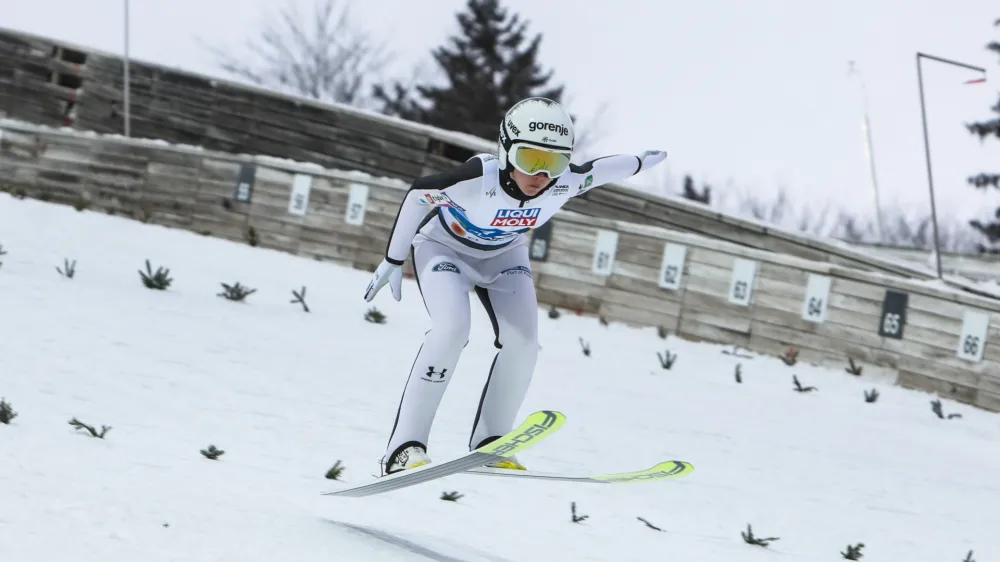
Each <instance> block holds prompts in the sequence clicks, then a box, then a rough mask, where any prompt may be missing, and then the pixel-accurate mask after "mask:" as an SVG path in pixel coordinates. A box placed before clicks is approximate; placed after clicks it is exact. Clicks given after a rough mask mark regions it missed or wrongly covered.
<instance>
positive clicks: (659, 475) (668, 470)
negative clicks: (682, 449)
mask: <svg viewBox="0 0 1000 562" xmlns="http://www.w3.org/2000/svg"><path fill="white" fill-rule="evenodd" d="M693 471H694V466H693V465H692V464H691V463H688V462H684V461H666V462H661V463H660V464H658V465H656V466H654V467H652V468H649V469H646V470H640V471H639V472H627V473H625V474H609V475H607V476H598V477H596V478H597V479H598V480H603V481H605V482H616V483H625V482H642V481H647V480H665V479H671V478H681V477H683V476H687V475H688V474H691V473H692V472H693Z"/></svg>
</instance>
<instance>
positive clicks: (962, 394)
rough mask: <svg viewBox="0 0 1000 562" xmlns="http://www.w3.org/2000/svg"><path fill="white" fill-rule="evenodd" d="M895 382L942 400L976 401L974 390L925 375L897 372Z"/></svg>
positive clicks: (969, 402) (906, 371)
mask: <svg viewBox="0 0 1000 562" xmlns="http://www.w3.org/2000/svg"><path fill="white" fill-rule="evenodd" d="M896 382H897V384H899V385H900V386H902V387H903V388H912V389H915V390H923V391H926V392H930V393H932V394H937V395H938V396H941V397H942V398H949V399H951V400H957V401H959V402H964V403H966V404H974V403H975V401H976V389H974V388H970V387H968V386H963V385H957V384H952V383H950V382H947V381H942V380H939V379H935V378H932V377H929V376H927V375H922V374H919V373H914V372H912V371H908V370H906V369H900V370H899V378H898V379H896Z"/></svg>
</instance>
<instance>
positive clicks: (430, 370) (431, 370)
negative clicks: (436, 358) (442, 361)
mask: <svg viewBox="0 0 1000 562" xmlns="http://www.w3.org/2000/svg"><path fill="white" fill-rule="evenodd" d="M447 372H448V369H441V372H440V373H439V372H437V371H435V370H434V365H431V366H430V367H428V368H427V374H425V375H424V376H425V377H427V378H428V379H431V378H433V377H434V375H437V376H438V378H441V379H443V378H444V374H445V373H447Z"/></svg>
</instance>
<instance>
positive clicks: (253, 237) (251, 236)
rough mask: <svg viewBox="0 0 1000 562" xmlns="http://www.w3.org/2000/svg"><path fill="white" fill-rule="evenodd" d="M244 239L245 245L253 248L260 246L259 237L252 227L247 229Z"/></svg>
mask: <svg viewBox="0 0 1000 562" xmlns="http://www.w3.org/2000/svg"><path fill="white" fill-rule="evenodd" d="M244 238H246V241H247V244H249V245H251V246H253V247H254V248H256V247H257V246H259V245H260V236H259V235H258V234H257V229H256V228H254V227H252V226H249V227H247V233H246V235H245V236H244Z"/></svg>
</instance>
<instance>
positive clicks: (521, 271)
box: [500, 265, 531, 277]
mask: <svg viewBox="0 0 1000 562" xmlns="http://www.w3.org/2000/svg"><path fill="white" fill-rule="evenodd" d="M500 275H527V276H528V277H531V269H530V268H529V267H528V266H526V265H518V266H515V267H511V268H508V269H505V270H503V271H501V272H500Z"/></svg>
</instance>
